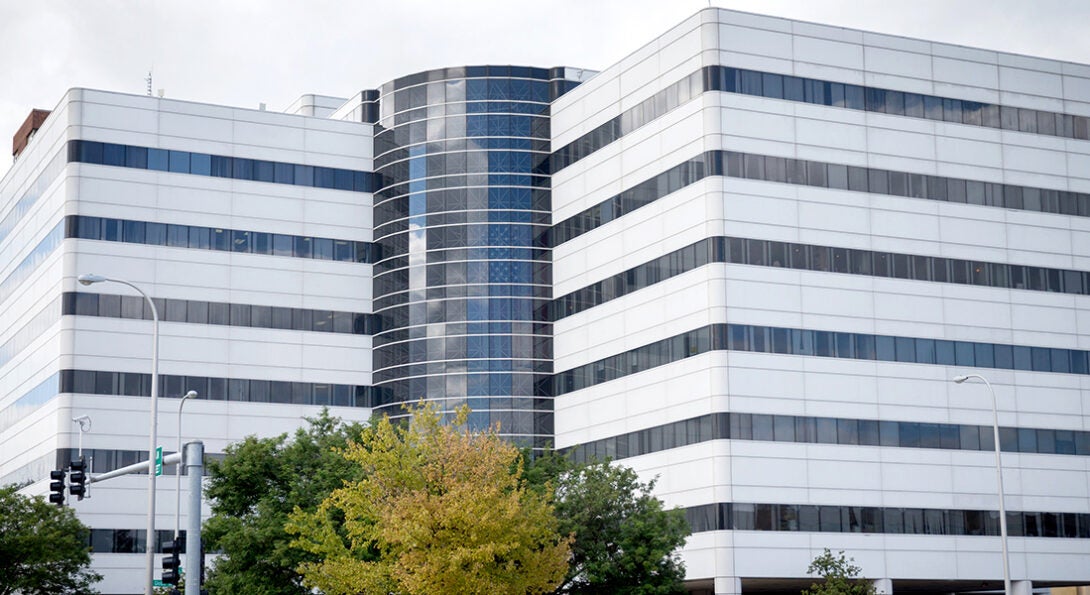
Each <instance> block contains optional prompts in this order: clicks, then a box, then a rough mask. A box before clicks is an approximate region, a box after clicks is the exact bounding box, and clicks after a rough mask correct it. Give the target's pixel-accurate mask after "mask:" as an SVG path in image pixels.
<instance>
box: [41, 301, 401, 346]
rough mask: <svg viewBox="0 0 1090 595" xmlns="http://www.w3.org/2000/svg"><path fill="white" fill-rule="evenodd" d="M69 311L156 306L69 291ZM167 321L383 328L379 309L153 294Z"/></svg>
mask: <svg viewBox="0 0 1090 595" xmlns="http://www.w3.org/2000/svg"><path fill="white" fill-rule="evenodd" d="M63 300H64V301H63V310H62V314H63V315H65V316H97V317H103V318H126V319H133V320H151V319H152V317H151V308H150V307H149V306H148V305H147V301H146V300H144V298H142V297H140V296H133V295H118V294H108V293H80V292H72V291H70V292H65V293H64V294H63ZM152 300H153V301H154V302H155V308H156V309H157V310H158V311H159V317H160V320H162V321H163V322H186V323H192V324H215V325H224V326H239V327H251V328H271V329H285V330H296V331H315V332H327V333H346V334H353V335H373V334H374V333H376V332H378V330H379V329H378V326H377V325H378V323H379V321H380V319H379V317H378V316H376V315H375V314H362V313H357V312H339V311H335V310H310V309H306V308H286V307H280V306H259V305H256V304H235V303H227V302H207V301H203V300H178V299H172V298H170V299H168V298H152Z"/></svg>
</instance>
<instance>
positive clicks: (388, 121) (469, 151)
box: [374, 66, 575, 448]
mask: <svg viewBox="0 0 1090 595" xmlns="http://www.w3.org/2000/svg"><path fill="white" fill-rule="evenodd" d="M563 72H564V69H562V68H560V69H553V70H552V71H550V70H547V69H541V68H528V67H517V66H475V67H462V68H447V69H440V70H433V71H428V72H422V73H418V74H414V75H410V76H407V77H403V78H400V79H397V80H395V81H394V82H392V83H388V84H386V85H384V86H383V88H382V89H381V92H380V98H379V121H378V123H377V125H376V128H375V171H376V179H377V183H378V185H379V190H378V191H377V192H376V194H375V211H374V212H375V238H376V241H377V242H378V243H379V245H380V246H381V257H380V259H379V261H378V263H377V264H376V266H375V282H374V283H375V285H374V296H375V297H374V299H375V312H376V314H378V315H379V316H380V317H381V325H382V328H381V331H380V332H378V333H376V335H375V349H374V370H375V373H374V381H375V384H376V385H377V386H378V387H380V388H381V389H382V390H381V391H380V394H381V396H380V397H379V399H378V400H379V402H378V403H376V409H377V410H378V411H380V412H383V413H387V414H389V415H391V416H395V417H396V416H399V415H403V414H404V411H403V409H402V406H403V405H404V404H406V403H415V402H419V401H421V400H428V401H434V402H438V403H439V404H440V405H441V409H442V410H443V411H446V412H453V411H454V410H456V409H457V408H458V407H459V406H461V405H463V404H465V405H468V406H469V407H470V409H471V414H470V418H469V424H470V427H472V428H484V427H488V426H491V425H496V424H498V425H499V428H500V433H501V434H502V435H504V436H506V437H508V438H509V439H511V440H512V441H514V442H515V443H517V444H520V445H523V446H534V447H538V448H540V447H543V446H544V445H545V444H547V443H548V442H550V441H551V440H552V435H553V416H552V400H551V399H552V397H551V395H552V387H551V373H552V339H551V334H552V325H551V323H550V322H549V319H548V303H549V300H550V298H551V297H552V296H551V291H552V290H551V283H552V279H551V269H550V250H549V247H548V244H547V232H548V230H549V227H550V224H551V211H550V209H551V205H550V193H549V154H550V143H549V138H550V137H549V103H550V101H551V100H552V99H554V98H555V97H556V96H558V95H559V94H561V93H563V92H565V91H567V90H568V89H570V88H571V87H572V86H574V84H575V83H573V82H571V81H566V80H564V79H563Z"/></svg>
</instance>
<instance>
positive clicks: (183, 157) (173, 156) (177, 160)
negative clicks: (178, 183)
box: [169, 151, 189, 174]
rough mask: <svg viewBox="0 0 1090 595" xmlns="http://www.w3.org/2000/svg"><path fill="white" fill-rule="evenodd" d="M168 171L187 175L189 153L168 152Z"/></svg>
mask: <svg viewBox="0 0 1090 595" xmlns="http://www.w3.org/2000/svg"><path fill="white" fill-rule="evenodd" d="M169 160H170V164H169V167H170V171H172V172H175V173H179V174H187V173H189V152H188V151H170V154H169Z"/></svg>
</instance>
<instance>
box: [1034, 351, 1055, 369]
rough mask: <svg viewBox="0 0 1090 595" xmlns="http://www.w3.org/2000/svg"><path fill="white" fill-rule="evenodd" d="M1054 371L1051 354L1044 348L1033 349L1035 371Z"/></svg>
mask: <svg viewBox="0 0 1090 595" xmlns="http://www.w3.org/2000/svg"><path fill="white" fill-rule="evenodd" d="M1051 370H1052V362H1051V354H1050V353H1049V350H1048V349H1046V348H1044V347H1034V348H1033V371H1034V372H1049V371H1051Z"/></svg>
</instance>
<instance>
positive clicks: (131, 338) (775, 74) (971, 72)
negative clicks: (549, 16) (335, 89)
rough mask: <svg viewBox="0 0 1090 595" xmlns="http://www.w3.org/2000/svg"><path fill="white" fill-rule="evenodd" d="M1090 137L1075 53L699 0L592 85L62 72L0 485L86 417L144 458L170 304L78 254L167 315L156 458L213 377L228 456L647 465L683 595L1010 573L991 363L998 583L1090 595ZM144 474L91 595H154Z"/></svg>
mask: <svg viewBox="0 0 1090 595" xmlns="http://www.w3.org/2000/svg"><path fill="white" fill-rule="evenodd" d="M363 83H364V84H374V83H373V82H367V81H364V82H363ZM1088 122H1090V66H1087V65H1082V64H1073V63H1066V62H1059V61H1055V60H1047V59H1041V58H1034V57H1028V56H1020V55H1013V54H1006V53H1001V52H996V51H990V50H981V49H974V48H966V47H960V46H954V45H949V44H942V43H936V42H930V41H922V40H914V39H905V38H900V37H894V36H889V35H881V34H874V33H868V32H862V31H854V30H847V29H842V28H836V27H829V26H824V25H818V24H812V23H804V22H797V21H790V20H785V19H779V18H771V17H765V16H759V15H753V14H747V13H739V12H733V11H726V10H720V9H711V8H709V9H707V10H703V11H701V12H699V13H697V14H696V15H694V16H692V17H691V18H689V19H687V20H686V21H684V22H682V23H681V24H679V25H677V26H676V27H673V28H671V29H670V30H668V31H666V32H665V33H664V34H663V35H662V36H661V37H659V38H657V39H655V40H652V41H650V43H648V44H647V45H645V46H644V47H642V48H641V49H639V50H637V51H636V52H635V53H633V54H632V55H630V56H628V57H626V58H624V59H623V60H621V61H620V62H618V63H617V64H614V65H612V66H608V67H607V68H605V69H604V70H602V71H600V72H593V71H589V70H580V69H578V68H572V67H555V68H534V67H515V66H478V67H472V66H469V67H455V68H446V69H437V70H431V71H427V72H422V73H417V74H412V75H408V76H405V77H402V78H399V79H396V80H394V81H392V82H389V83H385V84H382V85H381V86H379V87H377V88H374V89H372V90H367V91H363V92H361V93H358V94H357V95H355V96H353V97H350V98H334V97H324V96H316V95H306V96H303V97H302V98H301V99H300V100H299V101H298V102H296V103H295V104H294V105H293V106H292V107H291V108H289V109H288V110H287V113H271V112H266V111H260V110H246V109H238V108H231V107H224V106H215V105H203V104H195V103H189V102H185V101H177V100H172V99H161V98H154V97H142V96H132V95H124V94H118V93H110V92H103V91H92V90H85V89H74V90H72V91H70V92H68V93H67V94H66V95H65V97H64V98H62V100H61V101H60V103H59V104H58V105H57V107H56V108H55V109H54V110H52V113H50V114H48V117H45V118H44V119H43V118H42V117H41V115H40V114H39V115H37V116H35V115H33V114H32V116H31V118H30V119H29V120H28V123H27V125H26V126H24V129H22V130H20V134H18V135H17V136H16V139H15V145H14V146H15V150H16V152H17V153H18V156H17V161H16V163H15V165H14V166H13V167H12V168H11V170H10V171H9V172H8V173H7V175H6V176H5V177H4V179H3V181H2V182H0V263H2V264H0V267H2V269H0V329H4V330H3V331H2V334H0V345H2V347H0V395H2V400H0V448H2V449H3V450H2V452H3V456H2V457H0V481H3V482H10V481H33V482H35V483H34V484H33V485H32V486H31V487H28V488H27V489H28V491H32V492H37V493H43V492H44V491H45V490H46V487H45V483H44V482H43V480H44V479H45V478H46V477H47V476H48V472H49V470H50V469H52V468H53V467H55V466H56V465H57V464H58V462H61V461H65V460H67V459H68V457H69V456H70V455H71V452H72V451H73V449H75V448H77V444H78V433H77V425H76V424H74V423H72V422H71V421H70V420H71V419H72V418H73V417H77V416H79V415H89V416H90V417H91V418H92V420H93V427H92V430H91V431H90V432H89V433H88V434H86V435H85V436H84V438H83V443H84V449H85V452H86V451H88V450H90V451H91V452H93V453H94V456H95V470H96V471H102V470H105V469H109V468H115V467H118V466H121V465H123V464H127V463H130V462H134V461H136V460H137V459H138V458H140V457H141V453H143V452H146V450H145V449H146V445H147V433H146V432H147V428H146V426H147V406H146V403H147V399H146V398H145V395H147V394H148V393H149V385H150V377H149V369H150V360H149V340H150V338H149V335H150V332H151V323H150V322H148V321H147V318H149V313H148V312H147V311H146V310H145V309H144V307H143V305H142V303H141V301H140V299H139V298H138V296H136V294H135V293H133V292H132V291H130V290H128V288H126V287H124V286H121V285H117V284H97V285H94V286H90V287H83V286H81V285H79V284H78V283H77V282H76V277H77V276H78V275H79V274H81V273H87V272H94V273H98V274H102V275H107V276H111V277H117V278H121V279H125V280H128V281H131V282H133V283H135V284H137V285H139V286H140V287H141V288H143V289H144V290H146V291H147V292H148V293H149V294H150V295H152V296H153V297H154V298H156V299H158V300H160V302H159V303H160V304H161V306H160V308H159V311H160V312H161V313H162V318H163V322H162V325H161V332H162V337H161V341H162V345H161V358H162V362H161V372H162V374H163V375H164V382H163V396H164V397H167V398H166V399H164V401H163V407H162V414H161V417H160V432H161V435H162V436H163V441H164V443H165V444H167V445H170V444H172V443H173V442H172V441H173V440H175V439H176V436H175V433H176V430H174V424H175V422H176V421H177V418H176V416H175V411H176V402H177V401H176V397H178V396H180V395H182V394H184V393H185V391H187V390H191V389H192V390H197V391H198V392H199V393H200V394H201V398H200V399H199V400H197V401H195V402H192V403H190V404H188V405H187V406H186V412H185V417H184V419H183V430H182V434H183V435H184V437H186V438H197V437H199V438H202V439H203V440H204V441H205V443H206V447H207V449H208V451H209V452H211V453H219V452H222V451H223V449H224V448H225V447H226V445H227V444H229V443H230V442H231V441H233V440H238V439H240V438H242V437H243V436H245V435H248V434H252V433H257V434H261V435H270V434H275V433H279V432H282V431H287V430H289V429H291V428H294V427H296V426H298V424H299V423H300V416H303V415H308V414H312V413H313V412H315V411H316V409H317V408H318V407H319V406H323V405H325V406H330V407H331V409H332V411H333V412H334V413H335V414H336V415H340V416H343V417H345V418H350V419H365V418H366V417H368V416H369V415H370V414H371V413H372V412H373V411H378V412H384V413H389V414H391V415H399V414H401V413H402V410H401V405H402V404H404V403H406V402H410V403H411V402H415V401H417V400H419V399H421V398H427V399H431V400H436V401H440V402H442V404H443V405H444V407H445V408H447V409H452V408H454V407H456V406H458V405H460V404H463V403H466V404H468V405H469V406H470V407H471V408H472V410H473V414H472V417H471V419H470V423H471V424H472V425H473V426H474V427H486V426H488V425H490V424H494V423H498V424H500V427H501V432H502V433H503V434H504V435H505V436H507V437H509V438H510V439H511V440H512V441H514V442H516V443H518V444H521V445H527V446H533V447H538V448H540V447H544V446H546V445H548V444H550V443H551V444H553V445H555V446H556V447H558V448H561V449H565V450H568V451H570V452H571V453H572V455H573V456H574V457H576V458H578V459H586V458H590V457H611V458H613V459H616V460H619V461H620V462H622V463H623V464H625V465H629V466H631V467H633V468H635V469H636V470H637V471H638V472H639V473H640V474H641V476H643V477H645V478H648V479H649V478H651V477H658V483H657V486H656V492H657V494H658V495H659V496H660V497H661V498H663V500H665V502H666V503H667V504H668V505H670V506H680V507H683V508H684V509H686V512H687V515H688V517H689V520H690V523H691V524H692V527H693V531H694V532H693V535H692V536H691V537H690V538H689V541H688V543H687V544H686V546H685V548H684V550H683V552H682V554H683V558H684V560H685V562H686V565H687V572H688V586H689V587H690V589H691V590H692V591H693V592H697V593H717V594H718V593H739V592H788V591H794V592H797V591H798V589H800V588H802V587H805V586H808V585H809V583H810V579H809V578H808V577H807V576H806V567H807V565H808V564H809V562H810V560H811V559H812V558H813V557H814V556H816V555H817V554H820V553H821V551H822V549H823V548H826V547H827V548H830V549H832V550H834V551H836V550H845V551H846V552H847V553H848V554H849V555H851V556H852V557H854V558H855V560H856V561H857V563H858V564H859V565H860V566H861V567H862V569H863V573H864V574H865V575H866V576H867V577H868V578H871V579H874V580H876V581H878V583H877V584H878V586H879V587H880V588H881V590H883V591H885V592H892V591H918V592H936V593H938V592H942V593H949V592H964V591H977V590H982V589H999V588H1002V584H1003V580H1002V579H1003V573H1002V564H1001V556H1000V539H999V537H998V534H999V515H998V512H997V511H998V499H997V494H996V489H997V488H996V476H995V467H994V465H995V459H994V455H993V454H992V448H993V445H994V441H993V439H992V411H991V404H992V399H991V395H990V393H989V392H988V388H987V387H985V386H984V385H983V384H980V383H974V382H975V381H970V382H967V383H964V384H961V385H958V384H955V383H953V382H952V381H951V379H952V378H954V377H955V376H958V375H964V374H979V375H981V376H984V377H986V378H987V379H988V380H989V381H990V382H991V383H992V385H993V386H994V388H995V393H996V396H997V399H998V407H999V425H1000V426H1001V427H1000V432H999V433H1000V445H1001V447H1002V449H1003V450H1004V456H1003V466H1004V469H1005V471H1004V479H1005V493H1006V498H1005V503H1006V509H1007V511H1008V514H1007V519H1008V521H1009V531H1010V535H1011V537H1010V539H1009V545H1010V556H1009V558H1010V568H1011V571H1010V572H1011V577H1012V578H1013V579H1014V581H1015V590H1016V591H1017V592H1019V593H1028V592H1029V590H1030V589H1031V588H1033V587H1035V586H1036V587H1041V586H1063V585H1073V584H1080V583H1081V584H1085V583H1087V582H1090V407H1088V406H1087V405H1086V404H1085V402H1086V396H1085V395H1087V394H1090V393H1088V391H1090V361H1088V353H1090V339H1088V338H1087V337H1086V336H1085V335H1086V330H1087V328H1088V325H1090V130H1088ZM33 130H36V132H32V131H33ZM28 137H29V140H28ZM168 450H170V449H169V448H168ZM163 483H164V484H166V483H168V482H163ZM161 485H163V484H161ZM143 486H144V481H142V479H141V478H139V477H126V478H120V479H118V480H116V481H115V482H113V483H110V484H108V485H107V484H105V483H104V484H101V485H100V486H96V487H95V489H94V490H93V491H92V498H91V499H90V500H84V501H82V502H77V503H76V504H75V506H76V509H77V511H78V512H79V513H80V515H81V516H82V517H83V518H84V520H85V521H86V522H88V523H89V524H90V525H91V526H92V527H93V528H94V536H93V542H94V543H93V545H94V547H95V552H96V553H95V564H96V566H97V567H98V568H99V569H100V570H102V571H103V572H104V573H106V574H107V579H106V581H105V582H104V583H103V585H102V591H103V592H104V593H129V592H136V591H137V590H138V587H132V586H131V585H133V584H136V583H138V581H139V577H140V569H141V568H142V561H143V558H142V556H140V555H135V554H134V553H133V552H137V551H139V550H141V549H142V548H143V537H142V535H143V531H142V530H141V529H139V528H140V527H143V517H142V516H141V514H140V513H141V511H142V510H143V508H142V506H143V503H144V492H143ZM159 501H160V503H161V504H160V509H159V510H160V512H161V514H160V515H159V520H158V523H157V527H159V528H161V529H163V530H164V531H165V530H167V529H168V528H170V527H172V525H171V521H172V520H173V519H172V518H171V517H172V514H171V513H172V511H173V492H172V491H171V490H169V489H168V488H167V486H166V485H163V487H161V489H160V499H159ZM168 511H169V512H168Z"/></svg>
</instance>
